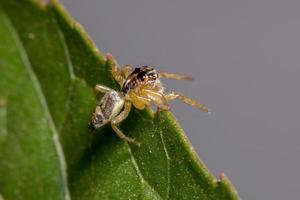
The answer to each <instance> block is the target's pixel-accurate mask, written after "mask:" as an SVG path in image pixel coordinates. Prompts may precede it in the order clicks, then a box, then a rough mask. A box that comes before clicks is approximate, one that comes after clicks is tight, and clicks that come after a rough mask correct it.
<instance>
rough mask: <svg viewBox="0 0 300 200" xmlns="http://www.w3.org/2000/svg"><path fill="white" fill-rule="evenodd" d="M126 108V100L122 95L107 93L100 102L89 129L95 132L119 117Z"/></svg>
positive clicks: (113, 92) (114, 92) (112, 92)
mask: <svg viewBox="0 0 300 200" xmlns="http://www.w3.org/2000/svg"><path fill="white" fill-rule="evenodd" d="M123 106H124V99H123V97H122V96H121V95H120V93H118V92H116V91H110V92H107V93H105V95H104V96H103V97H102V99H101V100H100V101H99V102H98V104H97V106H96V109H95V112H94V113H93V115H92V118H91V121H90V124H89V129H91V130H95V129H96V128H99V127H101V126H103V125H104V124H106V123H108V122H110V121H111V119H112V118H114V117H115V116H117V115H118V114H119V113H120V112H121V110H122V108H123Z"/></svg>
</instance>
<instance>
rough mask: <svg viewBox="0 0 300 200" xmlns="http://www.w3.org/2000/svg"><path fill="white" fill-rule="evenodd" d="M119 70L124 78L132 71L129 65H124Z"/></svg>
mask: <svg viewBox="0 0 300 200" xmlns="http://www.w3.org/2000/svg"><path fill="white" fill-rule="evenodd" d="M121 72H122V75H123V77H124V78H125V79H126V78H127V77H128V76H129V74H131V72H132V67H131V65H124V66H123V67H122V68H121Z"/></svg>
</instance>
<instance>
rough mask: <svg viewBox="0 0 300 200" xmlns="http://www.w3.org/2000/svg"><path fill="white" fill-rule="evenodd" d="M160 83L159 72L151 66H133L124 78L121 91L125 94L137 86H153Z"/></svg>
mask: <svg viewBox="0 0 300 200" xmlns="http://www.w3.org/2000/svg"><path fill="white" fill-rule="evenodd" d="M159 83H160V80H159V74H158V73H157V71H156V70H155V69H154V68H153V67H151V66H143V67H137V68H135V69H134V70H133V71H132V72H131V74H130V75H129V76H128V77H127V78H126V80H125V82H124V84H123V86H122V92H124V93H125V94H127V93H128V92H129V91H130V90H135V89H137V88H139V87H145V86H148V87H150V88H151V87H154V86H156V85H158V84H159Z"/></svg>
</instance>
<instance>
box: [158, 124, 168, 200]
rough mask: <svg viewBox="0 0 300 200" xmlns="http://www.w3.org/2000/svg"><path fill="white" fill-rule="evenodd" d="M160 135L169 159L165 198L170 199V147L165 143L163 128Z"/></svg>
mask: <svg viewBox="0 0 300 200" xmlns="http://www.w3.org/2000/svg"><path fill="white" fill-rule="evenodd" d="M159 135H160V139H161V142H162V144H163V148H164V152H165V155H166V159H167V192H166V196H165V199H168V198H169V193H170V156H169V153H168V149H167V146H166V144H165V141H164V138H163V135H162V130H161V129H160V134H159Z"/></svg>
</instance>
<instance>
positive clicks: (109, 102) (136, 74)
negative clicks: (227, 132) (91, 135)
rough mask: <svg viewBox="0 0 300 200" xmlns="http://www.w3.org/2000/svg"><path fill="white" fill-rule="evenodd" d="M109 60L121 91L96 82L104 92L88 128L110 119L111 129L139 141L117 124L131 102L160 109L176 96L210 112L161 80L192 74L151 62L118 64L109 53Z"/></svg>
mask: <svg viewBox="0 0 300 200" xmlns="http://www.w3.org/2000/svg"><path fill="white" fill-rule="evenodd" d="M106 58H107V60H109V61H113V62H112V63H113V64H112V76H113V78H114V79H115V80H116V81H117V82H118V84H119V85H120V87H121V90H120V91H116V90H113V89H111V88H109V87H106V86H104V85H100V84H98V85H96V86H95V91H96V92H101V93H104V96H103V97H102V98H101V100H100V101H99V102H98V103H97V106H96V109H95V112H94V113H93V115H92V117H91V120H90V123H89V129H90V130H92V131H94V130H95V129H97V128H99V127H101V126H103V125H105V124H107V123H110V125H111V127H112V129H113V130H114V131H115V132H116V134H117V135H118V136H119V137H120V138H121V139H123V140H125V141H127V142H129V143H133V144H135V145H138V146H139V145H140V143H139V142H138V141H136V140H135V139H134V138H130V137H127V136H126V135H125V134H124V133H123V132H122V131H121V130H120V129H119V127H118V125H119V124H120V123H121V122H122V121H123V120H124V119H126V118H127V116H128V114H129V112H130V110H131V108H132V106H134V107H135V108H136V109H139V110H142V109H144V108H145V107H146V106H149V105H151V104H154V105H155V106H157V112H159V111H162V110H169V108H170V107H169V104H168V102H169V101H171V100H174V99H178V100H181V101H182V102H184V103H186V104H188V105H190V106H193V107H196V108H198V109H200V110H202V111H203V112H206V113H209V111H208V109H207V108H206V107H205V106H204V105H202V104H200V103H198V102H197V101H195V100H193V99H190V98H188V97H186V96H184V95H182V94H180V93H178V92H175V91H173V92H170V93H166V94H165V92H164V87H163V85H162V83H161V82H160V78H168V79H175V80H191V78H190V77H189V76H184V75H179V74H172V73H163V72H157V71H156V70H155V69H154V68H153V67H151V66H143V67H137V68H135V69H134V70H133V69H132V68H131V66H130V65H125V66H124V67H122V68H121V67H119V65H118V64H117V62H116V61H115V60H114V58H113V57H112V55H110V54H107V56H106Z"/></svg>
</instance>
